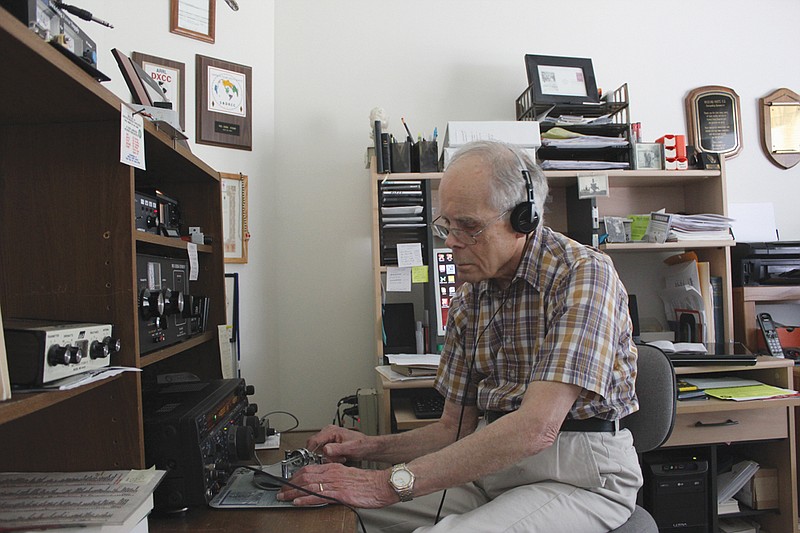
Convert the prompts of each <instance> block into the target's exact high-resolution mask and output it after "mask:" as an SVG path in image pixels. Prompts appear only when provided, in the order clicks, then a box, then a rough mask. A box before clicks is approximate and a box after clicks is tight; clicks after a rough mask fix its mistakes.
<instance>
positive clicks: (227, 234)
mask: <svg viewBox="0 0 800 533" xmlns="http://www.w3.org/2000/svg"><path fill="white" fill-rule="evenodd" d="M220 177H221V178H222V249H223V252H224V260H225V262H226V263H247V241H248V240H249V239H250V233H249V231H248V229H247V176H245V175H243V174H224V173H220Z"/></svg>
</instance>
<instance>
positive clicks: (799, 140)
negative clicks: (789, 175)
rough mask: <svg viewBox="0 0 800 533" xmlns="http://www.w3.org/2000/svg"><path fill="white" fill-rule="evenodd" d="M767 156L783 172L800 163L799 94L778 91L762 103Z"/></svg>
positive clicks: (762, 127) (762, 126)
mask: <svg viewBox="0 0 800 533" xmlns="http://www.w3.org/2000/svg"><path fill="white" fill-rule="evenodd" d="M759 103H760V105H759V110H760V113H761V141H762V148H764V153H766V154H767V157H768V158H769V160H770V161H772V162H773V163H775V164H776V165H777V166H779V167H781V168H792V167H793V166H795V165H796V164H797V163H800V94H797V93H796V92H794V91H790V90H789V89H778V90H777V91H774V92H772V93H770V94H769V95H767V96H765V97H764V98H761V99H760V100H759Z"/></svg>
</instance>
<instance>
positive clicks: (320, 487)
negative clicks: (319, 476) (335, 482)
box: [319, 483, 325, 492]
mask: <svg viewBox="0 0 800 533" xmlns="http://www.w3.org/2000/svg"><path fill="white" fill-rule="evenodd" d="M319 491H320V492H325V489H323V488H322V483H320V484H319Z"/></svg>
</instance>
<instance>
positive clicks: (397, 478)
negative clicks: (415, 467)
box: [392, 469, 412, 488]
mask: <svg viewBox="0 0 800 533" xmlns="http://www.w3.org/2000/svg"><path fill="white" fill-rule="evenodd" d="M411 480H412V476H411V472H409V471H408V470H405V469H403V470H395V471H394V472H393V473H392V485H394V486H395V487H397V488H403V487H407V486H409V485H410V484H411Z"/></svg>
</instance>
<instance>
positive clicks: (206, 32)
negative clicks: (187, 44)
mask: <svg viewBox="0 0 800 533" xmlns="http://www.w3.org/2000/svg"><path fill="white" fill-rule="evenodd" d="M216 11H217V9H216V0H171V7H170V17H169V31H171V32H172V33H177V34H178V35H183V36H184V37H191V38H192V39H197V40H199V41H205V42H207V43H213V42H214V25H215V13H216Z"/></svg>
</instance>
